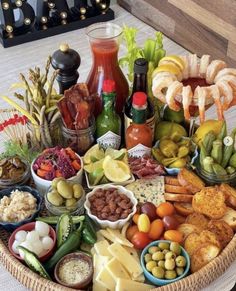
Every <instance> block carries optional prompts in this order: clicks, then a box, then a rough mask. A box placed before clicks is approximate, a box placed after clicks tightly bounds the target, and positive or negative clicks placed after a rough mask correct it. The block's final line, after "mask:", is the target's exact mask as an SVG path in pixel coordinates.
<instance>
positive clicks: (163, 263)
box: [157, 260, 165, 269]
mask: <svg viewBox="0 0 236 291" xmlns="http://www.w3.org/2000/svg"><path fill="white" fill-rule="evenodd" d="M157 265H158V266H159V267H162V268H163V269H165V261H163V260H161V261H159V262H158V263H157Z"/></svg>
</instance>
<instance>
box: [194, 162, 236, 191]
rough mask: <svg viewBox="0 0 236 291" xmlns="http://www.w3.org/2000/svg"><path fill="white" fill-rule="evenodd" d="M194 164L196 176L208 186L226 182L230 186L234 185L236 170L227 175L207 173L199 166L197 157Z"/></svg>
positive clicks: (235, 183) (235, 184)
mask: <svg viewBox="0 0 236 291" xmlns="http://www.w3.org/2000/svg"><path fill="white" fill-rule="evenodd" d="M195 166H196V172H197V174H198V176H199V177H201V178H202V179H203V180H204V181H205V183H206V184H207V185H208V186H214V185H216V184H221V183H226V184H229V185H230V186H236V172H234V173H233V174H227V175H216V174H213V173H209V172H207V171H205V170H204V169H203V168H202V167H201V165H200V162H199V159H197V161H196V163H195Z"/></svg>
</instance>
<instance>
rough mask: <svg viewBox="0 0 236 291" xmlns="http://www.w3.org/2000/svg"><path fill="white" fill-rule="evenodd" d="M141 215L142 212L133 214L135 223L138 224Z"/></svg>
mask: <svg viewBox="0 0 236 291" xmlns="http://www.w3.org/2000/svg"><path fill="white" fill-rule="evenodd" d="M139 216H140V214H138V213H135V214H134V216H133V222H134V223H135V224H138V218H139Z"/></svg>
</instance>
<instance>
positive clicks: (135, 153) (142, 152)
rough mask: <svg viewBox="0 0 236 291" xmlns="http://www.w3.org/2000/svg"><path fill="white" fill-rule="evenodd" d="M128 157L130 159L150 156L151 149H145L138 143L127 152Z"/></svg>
mask: <svg viewBox="0 0 236 291" xmlns="http://www.w3.org/2000/svg"><path fill="white" fill-rule="evenodd" d="M128 155H129V156H130V157H137V158H139V157H142V156H150V155H151V148H149V147H146V146H145V145H143V144H141V143H139V144H137V145H136V146H135V147H133V148H131V149H129V150H128Z"/></svg>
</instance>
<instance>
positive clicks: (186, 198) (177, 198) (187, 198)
mask: <svg viewBox="0 0 236 291" xmlns="http://www.w3.org/2000/svg"><path fill="white" fill-rule="evenodd" d="M164 198H165V200H166V201H172V202H190V203H191V202H192V199H193V196H192V195H188V194H175V193H164Z"/></svg>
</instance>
